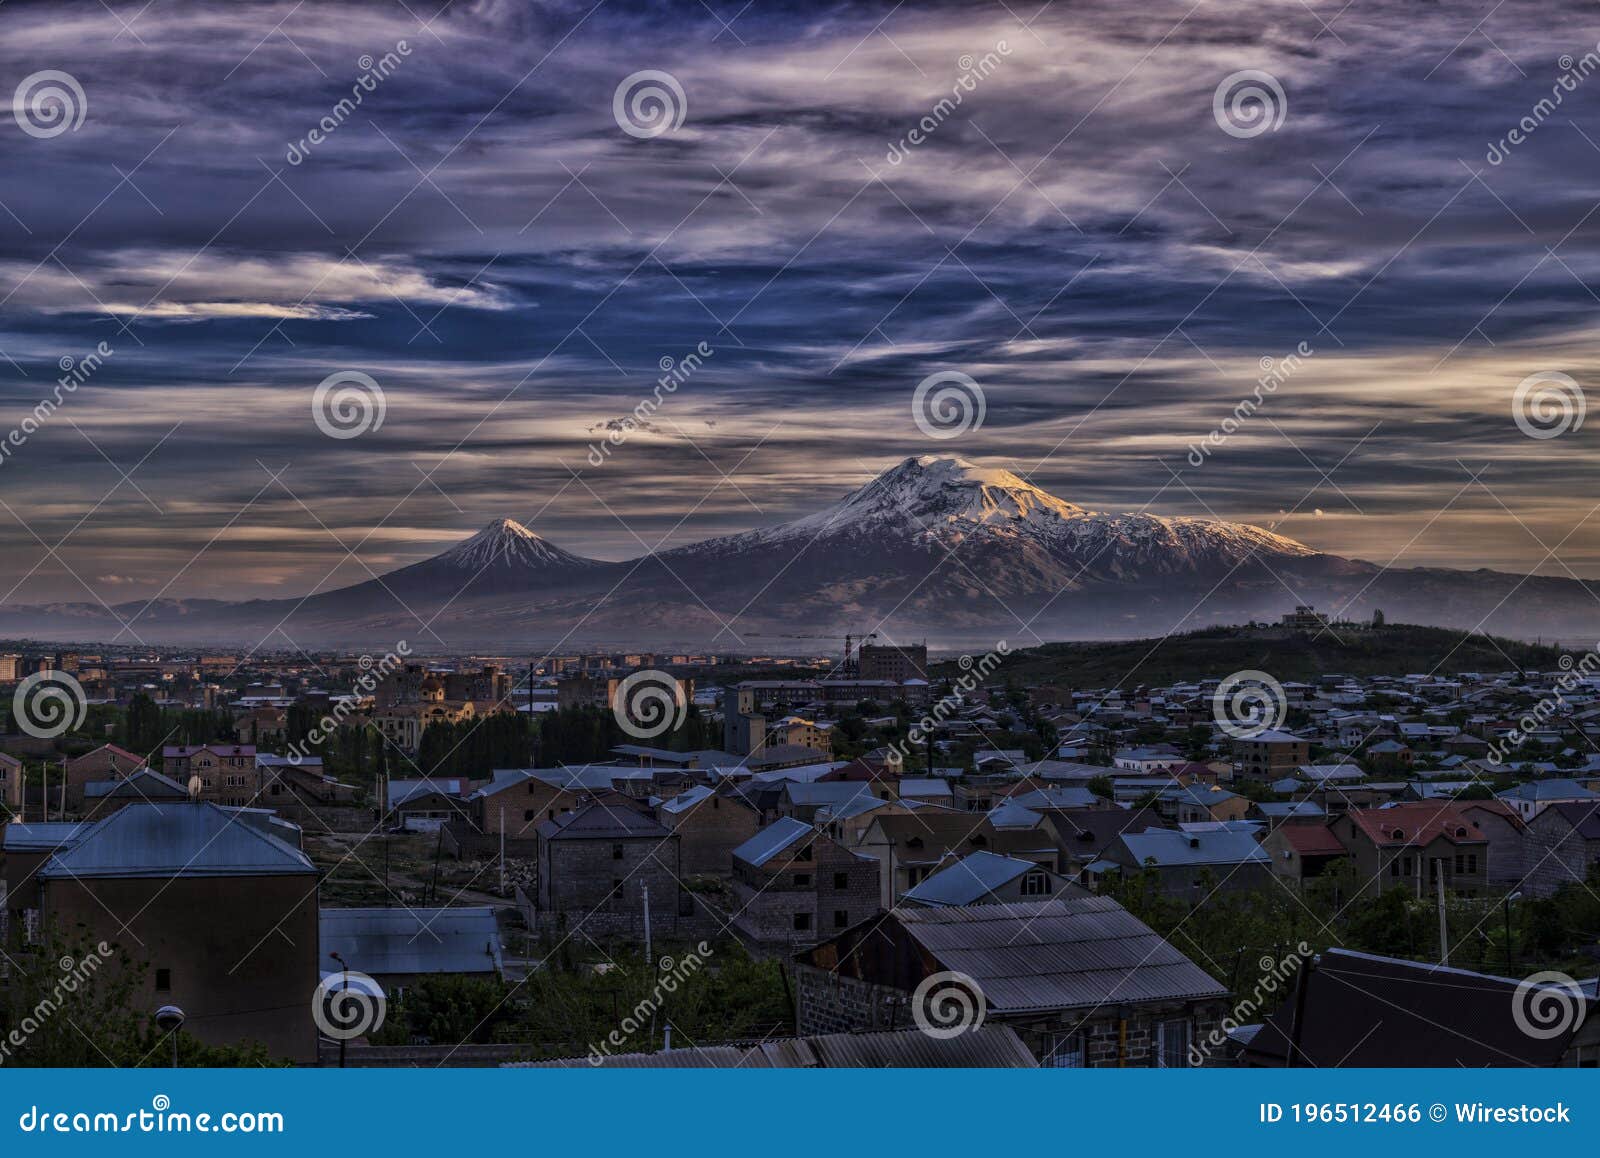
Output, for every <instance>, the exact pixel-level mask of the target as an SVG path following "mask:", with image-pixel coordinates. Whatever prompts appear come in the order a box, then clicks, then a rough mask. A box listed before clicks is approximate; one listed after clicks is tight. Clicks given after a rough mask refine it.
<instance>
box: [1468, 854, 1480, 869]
mask: <svg viewBox="0 0 1600 1158" xmlns="http://www.w3.org/2000/svg"><path fill="white" fill-rule="evenodd" d="M1467 871H1468V872H1469V873H1475V872H1477V871H1478V854H1477V853H1475V852H1469V853H1468V854H1467Z"/></svg>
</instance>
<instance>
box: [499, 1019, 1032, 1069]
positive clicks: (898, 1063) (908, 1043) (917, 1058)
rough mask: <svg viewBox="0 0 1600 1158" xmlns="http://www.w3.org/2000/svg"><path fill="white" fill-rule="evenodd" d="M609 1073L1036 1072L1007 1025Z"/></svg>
mask: <svg viewBox="0 0 1600 1158" xmlns="http://www.w3.org/2000/svg"><path fill="white" fill-rule="evenodd" d="M593 1058H594V1055H592V1054H591V1055H590V1056H589V1057H582V1058H557V1059H555V1060H552V1061H538V1062H508V1063H506V1068H527V1069H587V1068H589V1067H591V1066H593V1065H595V1064H596V1063H595V1061H594V1060H593ZM598 1064H599V1065H600V1066H602V1067H605V1068H608V1069H885V1068H900V1069H998V1068H1013V1069H1034V1068H1036V1067H1037V1066H1038V1064H1039V1063H1038V1062H1036V1061H1035V1060H1034V1058H1033V1055H1032V1054H1031V1053H1029V1052H1028V1047H1027V1046H1025V1045H1023V1044H1022V1039H1021V1038H1020V1037H1018V1036H1017V1034H1016V1031H1015V1030H1013V1029H1012V1028H1011V1027H1010V1026H1008V1025H994V1024H990V1025H984V1026H981V1027H979V1028H977V1029H969V1030H967V1031H966V1032H964V1033H961V1034H958V1035H957V1036H955V1037H951V1038H936V1037H931V1036H930V1035H928V1034H926V1033H923V1032H922V1031H921V1030H920V1029H889V1030H875V1031H866V1032H859V1033H828V1034H821V1035H819V1036H816V1037H787V1038H779V1039H777V1040H775V1041H763V1042H758V1043H756V1044H753V1045H712V1046H694V1047H691V1048H689V1049H675V1050H672V1051H670V1052H667V1053H625V1054H612V1055H610V1056H608V1057H604V1058H603V1059H601V1060H600V1062H599V1063H598Z"/></svg>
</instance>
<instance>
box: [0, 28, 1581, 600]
mask: <svg viewBox="0 0 1600 1158" xmlns="http://www.w3.org/2000/svg"><path fill="white" fill-rule="evenodd" d="M1029 8H1030V9H1035V8H1037V6H1034V5H1030V6H1029ZM1013 9H1014V11H1013ZM413 12H414V13H415V15H413ZM1597 41H1600V16H1597V15H1596V14H1595V13H1594V12H1593V11H1592V10H1591V9H1590V8H1588V7H1586V6H1582V5H1577V4H1564V5H1556V6H1554V7H1552V6H1550V5H1534V4H1533V3H1531V2H1525V0H1511V2H1508V3H1504V4H1500V5H1498V6H1492V7H1491V6H1490V5H1488V4H1481V5H1480V4H1458V3H1446V4H1438V5H1428V6H1418V5H1414V4H1403V3H1399V2H1397V0H1383V2H1377V0H1375V2H1373V3H1362V4H1358V5H1353V6H1349V7H1346V8H1344V9H1342V10H1341V9H1339V8H1338V7H1337V6H1335V5H1329V6H1327V8H1326V10H1324V9H1323V8H1322V7H1321V6H1318V5H1311V6H1307V5H1306V4H1304V3H1301V2H1299V0H1279V2H1269V3H1264V4H1256V5H1250V6H1239V5H1229V6H1221V5H1218V6H1214V7H1213V6H1210V5H1205V4H1199V5H1194V4H1190V3H1175V4H1160V3H1158V4H1156V5H1143V6H1130V5H1128V4H1126V3H1119V2H1116V0H1098V2H1091V3H1087V4H1074V5H1070V6H1069V5H1064V4H1053V5H1045V6H1044V7H1043V8H1042V9H1037V11H1036V14H1033V13H1029V12H1024V11H1023V9H1021V8H1016V7H1015V6H1011V7H1007V6H1005V5H1000V4H993V5H986V4H949V5H916V6H911V5H906V6H895V5H893V4H889V3H882V4H869V3H860V4H855V3H844V4H840V5H837V6H833V7H830V8H828V9H826V10H824V11H822V12H820V13H819V12H806V13H804V14H803V15H802V14H798V13H796V12H794V11H788V10H784V9H782V8H781V7H771V8H768V7H765V6H762V5H755V6H748V7H745V8H743V9H741V8H740V7H739V6H738V5H735V4H721V3H718V2H717V0H713V2H712V3H711V4H710V5H709V6H708V5H706V4H701V3H698V2H690V3H683V4H652V3H643V2H638V0H633V2H628V3H614V4H613V3H604V2H603V3H600V4H598V5H593V4H588V3H580V4H567V3H559V2H555V3H545V4H541V5H537V6H530V5H524V4H511V3H496V2H492V0H483V2H479V3H467V2H466V0H461V2H459V3H456V4H451V5H447V6H445V7H444V8H443V10H442V11H440V12H439V13H438V14H437V15H433V14H432V9H431V8H418V7H416V6H414V5H413V6H411V7H410V8H408V7H407V6H405V5H398V4H378V3H374V4H366V3H360V4H355V3H352V4H345V5H326V4H324V5H316V6H312V5H305V6H298V5H294V4H290V3H281V4H248V3H246V4H235V5H226V6H223V5H201V4H195V3H182V2H169V0H158V2H157V3H156V4H153V5H150V6H148V7H145V8H143V9H140V8H137V7H126V6H124V7H117V8H116V9H115V11H113V10H112V9H108V8H107V7H105V6H104V5H101V4H99V3H92V2H91V3H83V4H76V3H50V4H43V3H38V4H29V3H22V2H18V0H12V3H9V4H6V5H5V6H4V7H0V92H5V93H10V92H14V91H16V90H18V89H19V87H20V86H23V84H24V82H25V80H27V78H30V77H31V76H32V75H33V74H35V73H39V72H41V71H44V70H59V71H63V72H66V73H69V74H71V76H72V77H73V78H74V79H75V81H76V82H77V83H78V85H79V86H80V87H81V90H82V94H83V100H84V102H85V103H86V109H85V112H84V117H83V123H82V125H81V126H80V127H78V128H77V129H75V130H70V129H69V130H67V131H62V132H59V133H55V134H53V135H51V134H50V133H49V132H48V131H42V130H41V128H40V126H39V125H37V124H34V125H32V126H31V127H32V129H33V131H31V132H30V131H26V129H27V125H28V122H29V118H30V116H31V115H33V113H32V110H31V109H30V106H29V105H28V104H27V102H26V101H24V100H23V99H22V94H21V93H20V92H19V93H18V96H17V97H15V98H14V100H13V106H12V109H11V110H10V111H11V114H12V115H11V116H8V117H6V118H5V119H4V121H3V122H0V134H4V141H5V144H6V146H7V147H6V150H5V157H6V159H5V162H4V163H3V164H0V439H3V437H4V435H3V432H4V431H9V430H12V429H20V428H21V425H22V423H23V421H24V419H27V418H29V416H31V415H33V414H34V413H35V408H36V407H37V406H38V404H39V402H40V400H41V399H46V398H49V399H54V398H55V393H56V392H57V391H60V392H62V397H61V399H60V400H59V407H58V408H53V409H51V410H50V412H49V413H47V414H46V416H45V417H44V418H43V419H42V420H40V421H38V422H37V423H36V424H35V425H36V427H37V429H35V430H32V431H28V432H26V437H25V438H24V439H23V441H22V444H21V445H12V446H11V447H10V453H8V454H7V455H6V456H5V457H4V458H3V459H0V500H3V505H0V536H3V541H4V544H5V546H6V547H7V548H8V549H7V551H6V552H5V556H4V559H5V562H4V564H3V565H0V594H6V589H10V593H9V596H8V598H10V599H13V600H22V599H30V600H33V599H39V600H43V599H52V600H54V599H63V598H65V599H83V598H90V597H91V596H90V594H86V590H85V589H87V590H88V591H89V592H92V593H93V594H94V595H98V596H100V597H104V598H106V599H108V600H114V599H118V598H126V597H128V593H129V591H130V590H132V591H133V592H135V593H136V594H137V595H139V596H141V597H146V596H148V594H150V593H151V592H153V591H157V590H159V591H162V592H163V593H164V594H165V595H168V596H176V595H202V594H203V595H212V596H221V597H244V596H249V595H252V594H282V593H284V592H285V591H297V590H301V589H309V588H311V587H312V586H314V585H318V584H321V585H322V586H323V588H324V589H325V588H326V587H327V586H330V585H335V584H337V583H340V582H346V581H351V582H353V581H358V580H362V579H365V578H367V577H368V571H367V569H368V568H371V569H373V570H382V569H385V568H387V567H392V566H396V565H399V564H402V563H405V562H408V561H411V560H413V559H416V558H419V557H421V556H422V555H425V554H428V553H431V552H433V551H436V550H438V549H440V548H441V547H443V546H444V545H447V544H448V543H450V542H452V541H455V540H457V539H459V538H461V537H463V536H465V535H466V534H468V533H470V532H471V531H473V530H475V529H476V528H477V527H479V526H481V525H482V524H483V523H485V522H486V521H488V520H489V519H490V518H492V517H495V516H500V515H505V516H510V517H513V518H516V519H518V520H520V521H522V522H525V523H528V524H530V525H532V526H533V527H534V528H535V529H536V530H538V531H539V532H540V533H542V534H545V535H546V536H548V537H549V538H551V539H552V540H554V541H556V542H558V543H561V544H562V545H564V546H566V547H568V548H570V549H573V550H576V551H581V552H583V553H585V554H590V555H597V556H603V557H611V558H621V557H625V556H629V555H634V554H637V553H638V552H639V551H640V550H641V547H640V543H641V541H643V542H644V543H646V544H648V545H655V544H656V543H658V542H659V543H663V544H665V545H677V544H680V543H683V542H687V541H691V540H693V539H697V538H701V537H704V536H707V535H711V534H717V533H723V532H727V531H734V530H739V529H743V528H746V527H750V526H753V525H759V524H761V523H764V522H771V521H776V520H778V519H781V518H784V517H789V516H792V515H794V514H796V513H799V512H802V511H805V510H808V509H810V508H812V507H814V506H816V505H818V504H820V503H821V502H822V501H825V500H827V499H831V498H833V497H835V496H837V494H839V493H840V492H842V491H843V490H845V489H847V488H848V487H850V486H853V485H858V484H859V483H860V482H861V481H863V480H865V479H866V478H868V477H870V476H871V475H872V474H873V473H874V472H876V471H877V470H879V469H881V468H882V467H883V466H884V465H886V464H887V463H889V462H891V461H893V460H895V459H896V458H898V457H901V456H904V455H907V454H916V453H926V452H928V451H930V450H933V451H937V452H955V453H960V454H963V455H965V456H967V457H969V458H975V459H979V460H982V461H985V462H992V463H993V464H995V465H1003V466H1007V467H1009V468H1010V469H1013V470H1016V471H1018V472H1019V473H1022V474H1024V475H1026V476H1027V477H1029V478H1030V479H1031V480H1032V481H1034V482H1036V483H1038V484H1040V485H1042V486H1045V487H1047V488H1049V489H1051V490H1054V491H1056V492H1058V493H1060V494H1062V495H1063V496H1064V497H1066V498H1069V499H1071V500H1072V501H1074V502H1077V503H1080V504H1082V505H1085V506H1090V507H1096V508H1102V509H1107V508H1109V509H1149V510H1152V511H1156V512H1160V513H1186V514H1196V515H1215V516H1217V517H1221V518H1228V519H1235V520H1242V521H1251V522H1256V523H1258V524H1260V525H1263V526H1270V527H1273V528H1274V529H1276V530H1278V531H1280V532H1281V533H1284V534H1288V535H1291V536H1295V537H1298V538H1302V539H1304V540H1305V541H1307V542H1309V543H1312V544H1313V545H1315V546H1318V547H1321V548H1325V549H1328V550H1332V551H1337V552H1340V553H1346V554H1352V555H1358V556H1361V557H1365V558H1369V559H1375V560H1379V561H1383V562H1387V561H1389V560H1391V559H1395V560H1397V561H1398V563H1399V564H1400V565H1414V564H1424V563H1446V564H1450V565H1458V566H1493V567H1501V568H1507V569H1519V570H1524V569H1525V570H1535V569H1536V570H1540V571H1543V572H1549V573H1556V574H1562V573H1567V569H1569V568H1570V569H1572V570H1576V571H1577V572H1579V573H1581V574H1596V573H1600V525H1597V524H1596V523H1594V522H1593V521H1590V520H1589V519H1588V516H1589V513H1590V509H1591V507H1592V505H1593V504H1592V503H1591V502H1589V501H1588V498H1587V496H1588V492H1589V491H1590V490H1592V487H1590V486H1588V485H1586V484H1587V483H1588V482H1589V480H1590V473H1589V472H1590V471H1591V470H1592V469H1593V468H1592V467H1591V466H1590V463H1591V461H1592V460H1593V458H1594V456H1593V454H1592V453H1590V451H1589V437H1590V433H1589V432H1590V427H1589V426H1587V425H1584V426H1581V427H1578V428H1576V429H1574V430H1572V431H1570V432H1568V433H1567V434H1564V435H1562V436H1560V437H1556V438H1548V439H1546V438H1537V439H1536V438H1530V437H1528V436H1527V435H1526V434H1525V433H1524V432H1523V430H1522V429H1521V428H1519V426H1518V425H1517V423H1516V422H1515V421H1514V420H1513V397H1514V393H1515V391H1516V390H1517V387H1518V384H1519V383H1521V382H1522V381H1524V380H1525V379H1527V378H1528V377H1529V376H1530V375H1533V374H1536V373H1539V372H1544V371H1559V372H1562V373H1565V374H1567V375H1570V376H1571V377H1572V378H1573V379H1574V380H1575V381H1576V382H1577V383H1579V384H1580V385H1581V386H1583V387H1585V388H1589V387H1593V386H1594V385H1596V384H1600V373H1597V367H1600V356H1597V355H1600V350H1597V348H1596V339H1595V336H1594V335H1595V332H1594V326H1593V317H1594V310H1595V308H1596V306H1597V304H1600V257H1597V256H1596V252H1597V251H1596V248H1595V246H1594V240H1595V236H1596V232H1597V229H1600V215H1597V214H1596V213H1595V209H1596V205H1595V198H1594V196H1593V195H1592V194H1591V193H1590V192H1589V191H1590V190H1592V189H1593V188H1594V187H1595V186H1596V184H1597V180H1596V179H1597V177H1600V118H1597V117H1596V116H1595V115H1594V113H1595V110H1596V108H1597V107H1600V77H1597V76H1594V75H1591V74H1590V72H1591V71H1592V69H1589V70H1588V71H1586V69H1588V66H1586V64H1585V61H1586V60H1587V61H1588V62H1589V64H1590V65H1593V64H1594V63H1595V62H1596V60H1597V58H1596V57H1595V56H1594V55H1593V54H1594V53H1595V52H1596V51H1597V50H1596V42H1597ZM1586 54H1588V55H1586ZM645 73H665V74H668V75H669V76H670V77H671V79H672V80H673V82H674V83H675V84H676V86H677V91H676V92H675V91H673V89H672V86H670V85H664V84H662V83H660V82H657V83H656V84H655V92H656V95H659V96H661V98H662V99H664V100H666V101H667V102H668V105H669V107H668V108H667V109H666V113H667V122H668V123H667V124H666V125H653V124H650V123H647V122H646V121H644V120H630V117H635V116H637V115H639V110H640V109H645V111H648V109H647V107H646V106H645V105H644V104H642V103H640V102H635V103H634V104H631V105H630V104H629V103H628V101H626V100H623V101H621V102H618V101H617V100H616V98H617V95H618V90H619V86H623V85H624V84H625V82H627V81H629V80H632V81H633V85H634V89H635V91H637V90H638V89H639V87H640V86H641V85H645V84H647V82H648V78H646V79H645V80H640V79H638V77H637V76H636V74H645ZM1238 73H1249V74H1250V75H1255V74H1266V75H1267V76H1269V77H1270V78H1271V79H1272V80H1273V81H1274V82H1275V83H1276V85H1277V89H1278V91H1279V92H1281V94H1282V99H1281V102H1278V99H1277V97H1276V94H1275V93H1273V92H1272V91H1271V86H1265V87H1264V88H1261V87H1260V86H1259V85H1258V88H1260V91H1263V92H1265V93H1266V94H1267V97H1268V99H1269V100H1272V101H1273V102H1274V103H1275V106H1276V107H1274V108H1273V109H1272V110H1270V115H1269V120H1270V121H1271V122H1272V123H1274V124H1275V123H1276V113H1278V112H1281V114H1282V122H1281V124H1277V125H1276V127H1275V128H1274V127H1267V128H1265V129H1264V131H1260V132H1256V128H1257V127H1258V126H1257V124H1256V123H1255V122H1253V121H1251V120H1249V113H1250V110H1249V108H1248V107H1243V111H1242V113H1241V111H1240V110H1241V107H1242V106H1239V105H1237V104H1230V103H1229V101H1228V99H1227V97H1228V93H1226V92H1224V93H1223V94H1221V95H1219V92H1218V90H1219V86H1222V85H1223V83H1224V81H1225V79H1226V78H1230V77H1232V76H1233V75H1234V74H1238ZM1238 83H1239V82H1236V83H1235V87H1234V90H1233V91H1235V92H1237V91H1238ZM624 91H625V92H626V91H627V90H624ZM679 93H681V98H680V96H679ZM1555 94H1559V98H1560V99H1559V101H1557V100H1556V98H1555ZM1219 109H1220V110H1221V111H1220V112H1219V111H1218V110H1219ZM619 110H620V112H621V115H622V120H623V122H625V123H619V120H618V114H619ZM680 112H681V114H682V120H681V124H678V123H677V122H676V114H678V113H680ZM1235 115H1237V119H1236V120H1229V119H1228V118H1229V116H1235ZM1219 116H1220V117H1221V118H1222V120H1221V121H1219ZM1224 122H1225V123H1224ZM674 124H676V127H672V125H674ZM48 128H49V126H45V129H46V130H48ZM658 128H665V129H666V131H660V132H657V131H656V130H657V129H658ZM1230 130H1231V131H1230ZM1513 133H1514V135H1513ZM101 348H103V349H104V350H105V351H107V352H106V353H99V352H98V351H99V350H100V349H101ZM702 350H703V351H705V352H704V353H701V352H700V351H702ZM1301 351H1304V352H1303V353H1301ZM1291 356H1292V357H1293V359H1294V361H1293V363H1292V364H1290V363H1286V360H1288V359H1290V358H1291ZM69 360H70V361H69ZM69 365H70V367H72V368H73V369H70V370H69V369H67V367H68V366H69ZM1274 368H1275V369H1274ZM946 369H954V370H960V371H962V372H963V373H966V374H968V375H970V376H971V377H972V378H974V379H975V380H976V381H977V382H979V383H980V384H981V387H982V390H983V392H984V397H985V403H986V416H985V421H984V424H983V426H982V427H981V428H979V429H977V430H974V431H971V432H970V433H968V434H967V435H965V436H963V437H962V438H961V439H959V440H952V441H950V442H933V441H931V440H929V439H928V438H927V437H926V436H925V435H924V434H923V432H922V431H921V430H920V429H919V428H918V426H917V425H916V423H915V422H914V421H913V416H912V411H911V396H912V391H913V389H914V388H915V386H916V385H917V383H918V382H920V381H921V380H923V379H924V378H926V377H927V376H928V375H929V374H931V373H934V372H936V371H939V370H946ZM345 371H359V372H360V373H362V374H365V375H369V376H370V377H371V378H372V379H373V380H374V381H375V382H377V383H378V384H379V387H380V389H381V391H382V403H383V406H382V422H381V425H380V424H378V423H377V421H376V413H375V412H374V413H372V414H370V415H368V416H367V419H366V421H365V424H364V428H365V431H366V432H365V433H362V434H360V435H359V436H357V437H331V436H330V435H329V434H328V433H326V432H325V430H324V426H325V425H327V424H326V423H324V424H323V425H319V424H318V422H317V421H316V418H317V417H318V416H317V415H315V414H314V406H313V397H314V392H315V391H316V390H317V387H318V384H319V383H321V382H323V381H324V380H325V379H327V378H328V377H329V376H330V375H333V374H335V373H338V372H345ZM69 374H75V375H77V377H78V379H81V380H73V381H72V386H71V388H70V389H64V388H63V387H61V386H60V385H58V379H62V378H63V376H64V375H69ZM1273 375H1277V376H1278V377H1277V378H1275V379H1274V383H1275V384H1274V385H1273V386H1272V387H1271V388H1270V389H1264V388H1263V387H1262V386H1261V385H1260V383H1261V382H1262V380H1263V379H1264V378H1268V377H1271V376H1273ZM1257 394H1260V398H1259V399H1256V398H1255V396H1256V395H1257ZM1244 399H1252V405H1251V406H1250V407H1248V408H1247V410H1248V411H1249V412H1248V414H1247V415H1246V416H1245V417H1242V418H1240V417H1238V413H1239V410H1238V408H1239V406H1240V403H1241V400H1244ZM641 404H646V405H644V408H643V409H641ZM323 417H324V418H326V417H327V416H326V415H323ZM357 420H359V418H358V419H357ZM630 424H631V429H630ZM1225 425H1226V426H1227V428H1226V429H1225ZM339 433H341V434H343V433H347V431H343V430H341V431H340V432H339ZM611 435H616V436H618V437H617V445H615V446H614V447H613V448H612V453H610V454H608V455H606V456H604V458H603V461H602V462H601V463H600V465H598V466H597V465H594V464H593V463H591V462H590V461H589V458H590V449H591V446H592V445H593V444H594V443H595V441H596V440H598V439H604V438H606V437H608V436H611ZM1197 460H1198V461H1197ZM135 577H137V578H135Z"/></svg>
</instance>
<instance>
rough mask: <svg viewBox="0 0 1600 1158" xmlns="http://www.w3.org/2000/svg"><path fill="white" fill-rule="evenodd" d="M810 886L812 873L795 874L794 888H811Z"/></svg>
mask: <svg viewBox="0 0 1600 1158" xmlns="http://www.w3.org/2000/svg"><path fill="white" fill-rule="evenodd" d="M810 884H811V874H810V873H795V874H794V887H795V888H797V889H803V888H808V887H809V886H810Z"/></svg>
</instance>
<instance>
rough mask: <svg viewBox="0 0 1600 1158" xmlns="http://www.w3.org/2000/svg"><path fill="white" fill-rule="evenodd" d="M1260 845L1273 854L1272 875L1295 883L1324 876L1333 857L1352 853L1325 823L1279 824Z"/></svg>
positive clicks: (1334, 858) (1303, 882)
mask: <svg viewBox="0 0 1600 1158" xmlns="http://www.w3.org/2000/svg"><path fill="white" fill-rule="evenodd" d="M1261 847H1262V848H1264V849H1266V850H1267V853H1268V855H1269V856H1271V857H1272V872H1273V875H1274V876H1276V877H1278V878H1279V879H1280V880H1282V881H1285V882H1287V883H1291V884H1296V885H1303V884H1305V882H1306V881H1308V880H1310V879H1312V878H1313V877H1318V876H1321V875H1322V873H1323V872H1324V871H1325V870H1326V869H1327V867H1328V866H1329V865H1330V864H1332V863H1333V862H1334V861H1336V860H1338V859H1339V858H1340V857H1345V856H1349V855H1350V853H1349V850H1348V849H1346V848H1345V846H1344V842H1343V841H1341V840H1340V839H1339V838H1338V837H1337V836H1336V835H1334V832H1333V829H1332V828H1331V827H1330V826H1328V825H1325V824H1280V825H1278V826H1277V827H1276V828H1274V829H1273V830H1272V831H1271V832H1269V833H1267V835H1266V837H1265V838H1264V839H1263V840H1262V841H1261Z"/></svg>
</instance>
